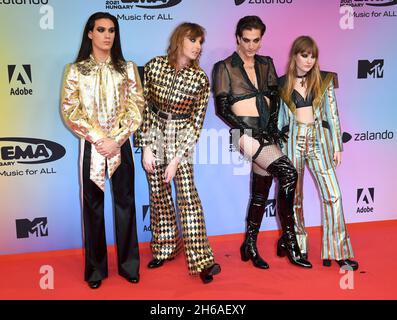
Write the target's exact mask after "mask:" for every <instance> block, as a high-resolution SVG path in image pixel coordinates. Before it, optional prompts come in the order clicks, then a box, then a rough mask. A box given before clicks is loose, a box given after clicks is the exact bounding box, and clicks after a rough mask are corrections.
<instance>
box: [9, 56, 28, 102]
mask: <svg viewBox="0 0 397 320" xmlns="http://www.w3.org/2000/svg"><path fill="white" fill-rule="evenodd" d="M8 83H10V84H11V85H13V86H14V88H11V90H10V95H11V96H24V95H25V96H26V95H32V94H33V90H32V89H28V88H26V85H31V84H32V69H31V66H30V64H23V65H16V64H10V65H8ZM15 86H18V87H15Z"/></svg>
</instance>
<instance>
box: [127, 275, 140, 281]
mask: <svg viewBox="0 0 397 320" xmlns="http://www.w3.org/2000/svg"><path fill="white" fill-rule="evenodd" d="M139 278H140V277H139V274H138V275H137V276H136V277H128V278H126V279H127V281H128V282H131V283H138V282H139Z"/></svg>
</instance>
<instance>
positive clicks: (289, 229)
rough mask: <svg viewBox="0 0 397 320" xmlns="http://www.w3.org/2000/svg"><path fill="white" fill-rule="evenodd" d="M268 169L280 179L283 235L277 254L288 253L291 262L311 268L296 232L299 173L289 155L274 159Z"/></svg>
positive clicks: (278, 197)
mask: <svg viewBox="0 0 397 320" xmlns="http://www.w3.org/2000/svg"><path fill="white" fill-rule="evenodd" d="M266 170H267V171H268V172H269V173H271V174H272V175H273V176H275V177H277V179H278V187H279V190H278V194H277V213H278V216H279V219H280V222H281V228H282V230H283V235H282V236H281V238H280V239H279V240H278V243H277V255H278V256H279V257H284V256H285V255H287V257H288V259H289V261H290V262H291V263H293V264H295V265H297V266H301V267H304V268H311V267H312V265H311V263H310V262H309V261H307V260H306V259H304V258H303V257H302V254H301V251H300V248H299V245H298V241H297V240H296V233H295V220H294V199H295V189H296V183H297V179H298V173H297V172H296V169H295V167H294V166H293V164H292V162H291V161H290V160H289V159H288V157H287V156H282V157H280V158H278V159H277V160H275V161H273V162H272V163H271V164H270V165H269V166H268V167H267V169H266Z"/></svg>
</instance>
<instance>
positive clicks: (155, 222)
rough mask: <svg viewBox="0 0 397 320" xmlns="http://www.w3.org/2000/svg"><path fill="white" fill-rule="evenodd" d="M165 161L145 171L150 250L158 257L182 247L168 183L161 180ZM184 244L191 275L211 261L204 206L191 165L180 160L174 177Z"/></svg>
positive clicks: (168, 255)
mask: <svg viewBox="0 0 397 320" xmlns="http://www.w3.org/2000/svg"><path fill="white" fill-rule="evenodd" d="M165 169H166V164H158V165H156V167H155V172H154V173H153V174H148V177H149V184H150V219H151V229H152V241H151V249H152V253H153V257H154V258H157V259H162V260H165V259H169V258H173V257H174V256H175V255H176V254H177V253H178V252H179V251H180V248H181V239H180V236H179V229H178V225H177V215H176V210H175V207H174V201H173V199H172V189H171V183H168V184H165V183H164V182H163V175H164V171H165ZM174 182H175V187H176V197H177V205H178V209H179V218H180V223H181V229H182V238H183V246H184V250H185V256H186V260H187V264H188V269H189V273H190V274H197V273H199V272H200V271H202V270H203V269H205V268H206V267H209V266H211V265H212V264H213V263H214V256H213V252H212V249H211V247H210V244H209V242H208V237H207V231H206V227H205V221H204V213H203V207H202V205H201V201H200V198H199V195H198V193H197V190H196V187H195V184H194V180H193V164H192V163H189V162H188V161H182V162H181V163H179V165H178V170H177V172H176V174H175V177H174Z"/></svg>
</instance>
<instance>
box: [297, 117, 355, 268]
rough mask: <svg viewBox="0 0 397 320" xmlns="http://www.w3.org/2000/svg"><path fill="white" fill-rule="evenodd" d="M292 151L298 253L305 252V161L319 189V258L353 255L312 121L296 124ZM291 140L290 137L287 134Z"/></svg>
mask: <svg viewBox="0 0 397 320" xmlns="http://www.w3.org/2000/svg"><path fill="white" fill-rule="evenodd" d="M295 132H296V136H295V137H294V138H295V143H294V144H293V145H294V147H293V148H294V150H292V153H291V154H290V158H291V161H292V163H293V164H294V166H295V168H296V170H297V171H298V183H297V187H296V193H295V203H294V214H295V222H296V226H295V230H296V236H297V239H298V243H299V246H300V248H301V251H302V253H307V252H308V235H307V232H306V229H305V221H304V217H303V206H302V204H303V177H304V171H305V164H306V163H307V164H308V167H309V169H310V171H311V172H312V174H313V176H314V179H315V181H316V184H317V187H318V189H319V191H320V195H321V202H322V226H323V238H322V250H321V258H322V259H336V260H340V259H348V258H353V249H352V246H351V243H350V237H349V234H348V232H347V230H346V226H345V219H344V215H343V207H342V195H341V191H340V188H339V184H338V180H337V178H336V173H335V167H334V166H333V165H331V166H329V165H327V162H326V161H325V159H324V153H325V152H326V151H325V150H324V147H325V146H323V145H322V144H321V142H319V140H318V139H316V134H315V132H316V130H315V126H314V124H303V123H299V122H298V123H297V128H296V131H295ZM290 139H291V137H290Z"/></svg>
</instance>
